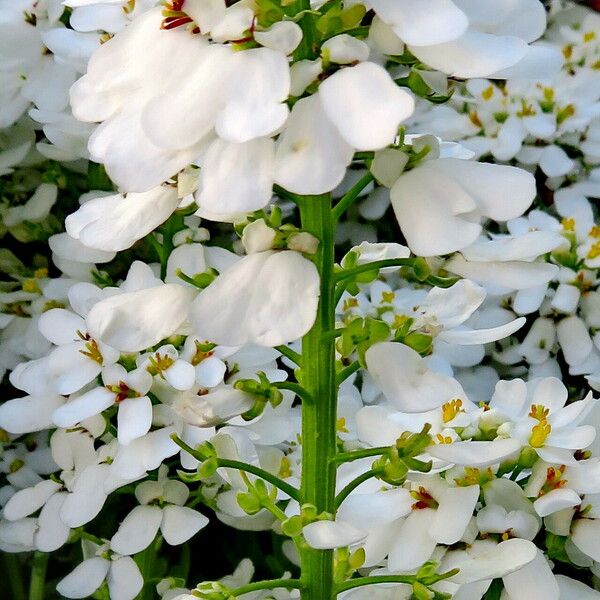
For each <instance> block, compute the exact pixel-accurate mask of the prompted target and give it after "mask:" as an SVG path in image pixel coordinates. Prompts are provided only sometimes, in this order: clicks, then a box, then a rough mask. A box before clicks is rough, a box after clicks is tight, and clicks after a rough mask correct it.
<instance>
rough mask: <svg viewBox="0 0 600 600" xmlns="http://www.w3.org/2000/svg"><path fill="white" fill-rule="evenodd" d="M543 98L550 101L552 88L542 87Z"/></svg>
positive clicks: (552, 93)
mask: <svg viewBox="0 0 600 600" xmlns="http://www.w3.org/2000/svg"><path fill="white" fill-rule="evenodd" d="M544 100H546V101H547V102H552V101H553V100H554V90H553V89H552V88H550V87H545V88H544Z"/></svg>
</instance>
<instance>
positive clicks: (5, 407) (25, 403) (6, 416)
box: [0, 395, 65, 434]
mask: <svg viewBox="0 0 600 600" xmlns="http://www.w3.org/2000/svg"><path fill="white" fill-rule="evenodd" d="M64 401H65V400H64V398H63V397H62V396H53V395H49V396H25V397H24V398H15V399H14V400H8V401H7V402H5V403H4V404H2V405H1V406H0V427H2V429H4V430H5V431H8V432H9V433H15V434H21V433H31V432H33V431H42V430H44V429H48V428H50V427H51V426H52V423H53V420H52V415H53V413H54V411H55V410H56V409H58V408H59V407H60V406H62V405H63V404H64Z"/></svg>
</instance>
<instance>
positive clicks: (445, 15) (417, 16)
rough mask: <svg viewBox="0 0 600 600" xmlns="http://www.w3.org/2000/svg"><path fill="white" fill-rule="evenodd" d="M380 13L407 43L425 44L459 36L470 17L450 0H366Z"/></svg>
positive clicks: (437, 42)
mask: <svg viewBox="0 0 600 600" xmlns="http://www.w3.org/2000/svg"><path fill="white" fill-rule="evenodd" d="M369 4H370V5H371V7H372V8H373V9H374V10H375V12H376V13H377V14H378V15H379V17H380V18H381V19H382V20H383V21H385V22H386V23H389V24H390V25H393V27H394V31H395V32H396V34H397V35H398V36H399V37H400V38H402V40H403V41H404V42H406V43H407V44H415V45H417V46H428V45H430V44H440V43H442V42H448V41H450V40H454V39H456V38H457V37H459V36H460V35H461V34H462V33H464V31H465V30H466V29H467V27H468V25H469V20H468V18H467V15H465V13H464V12H463V11H462V10H460V9H459V8H458V7H457V6H456V4H455V3H454V2H452V1H451V0H427V1H425V2H423V1H422V0H403V1H402V2H395V1H394V0H369Z"/></svg>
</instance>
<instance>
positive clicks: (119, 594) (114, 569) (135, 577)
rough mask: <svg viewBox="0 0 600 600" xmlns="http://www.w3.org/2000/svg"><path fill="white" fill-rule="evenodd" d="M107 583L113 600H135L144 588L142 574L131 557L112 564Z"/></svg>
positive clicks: (122, 558) (124, 557)
mask: <svg viewBox="0 0 600 600" xmlns="http://www.w3.org/2000/svg"><path fill="white" fill-rule="evenodd" d="M106 582H107V583H108V591H109V593H110V598H111V600H133V599H134V598H135V597H136V596H137V595H138V594H139V592H140V591H141V589H142V587H143V586H144V579H143V577H142V574H141V573H140V570H139V568H138V566H137V565H136V564H135V561H134V560H133V558H131V557H130V556H122V557H121V558H119V559H117V560H115V561H113V562H112V563H111V566H110V571H109V572H108V577H107V578H106Z"/></svg>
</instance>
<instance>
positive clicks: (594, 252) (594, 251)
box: [586, 242, 600, 260]
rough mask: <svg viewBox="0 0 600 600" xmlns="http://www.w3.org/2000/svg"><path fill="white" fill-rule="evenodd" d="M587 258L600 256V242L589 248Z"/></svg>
mask: <svg viewBox="0 0 600 600" xmlns="http://www.w3.org/2000/svg"><path fill="white" fill-rule="evenodd" d="M586 256H587V258H589V259H592V260H593V259H594V258H598V257H599V256H600V242H596V243H595V244H594V245H593V246H592V247H591V248H590V249H589V250H588V253H587V255H586Z"/></svg>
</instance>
